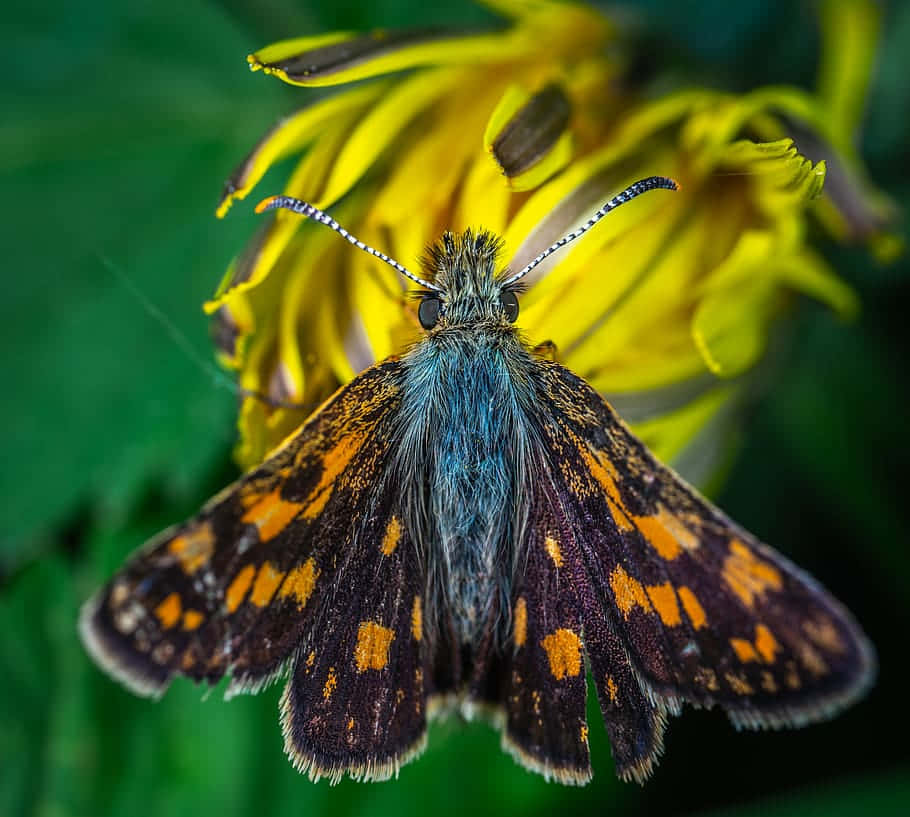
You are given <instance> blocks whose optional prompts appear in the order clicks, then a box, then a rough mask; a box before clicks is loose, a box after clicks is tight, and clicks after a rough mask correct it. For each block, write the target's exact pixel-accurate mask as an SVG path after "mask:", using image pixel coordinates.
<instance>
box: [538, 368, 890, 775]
mask: <svg viewBox="0 0 910 817" xmlns="http://www.w3.org/2000/svg"><path fill="white" fill-rule="evenodd" d="M539 367H540V370H539V374H540V378H541V382H542V383H543V384H544V392H543V393H544V394H545V396H546V404H547V410H548V414H547V417H546V418H543V417H542V418H541V421H540V424H539V428H540V433H541V434H542V435H543V440H544V447H545V448H546V449H547V453H548V458H549V465H548V466H547V470H548V472H549V476H550V489H551V490H552V491H553V492H554V493H555V495H556V496H558V497H559V501H560V503H561V513H562V519H563V522H564V524H563V527H562V528H561V529H560V530H559V531H558V532H557V533H555V534H554V542H555V543H551V547H552V548H554V549H555V548H558V549H559V550H560V552H561V553H562V554H563V558H564V560H565V562H566V564H565V568H564V575H565V581H566V582H568V583H570V584H571V585H572V588H573V593H574V594H575V595H576V597H577V598H578V599H579V607H580V610H581V617H582V631H583V633H584V636H583V638H584V646H585V651H586V653H587V655H588V659H589V663H590V666H591V669H592V673H593V676H594V681H595V683H596V685H597V688H598V693H599V697H600V700H601V706H602V710H603V714H604V718H605V721H606V723H607V729H608V732H609V733H610V736H611V740H612V743H613V751H614V755H615V757H616V761H617V769H618V771H619V772H620V773H621V774H622V775H623V776H627V777H635V778H637V779H643V778H645V777H646V776H647V775H648V774H649V773H650V771H651V769H652V767H653V764H654V762H655V760H656V758H657V756H658V755H659V753H660V751H661V744H662V732H663V725H664V722H665V720H666V716H667V715H668V714H676V713H678V711H679V709H680V706H681V704H682V703H683V702H688V703H691V704H694V705H697V706H713V705H717V706H720V707H722V708H723V709H724V710H725V711H726V712H727V713H728V715H729V716H730V718H731V720H732V721H733V722H734V724H736V725H737V726H740V727H751V728H759V727H780V726H800V725H803V724H806V723H809V722H811V721H815V720H819V719H823V718H826V717H829V716H831V715H832V714H834V713H835V712H837V711H838V710H840V709H842V708H843V707H845V706H847V705H848V704H850V703H851V702H852V701H854V700H855V699H857V698H858V697H859V696H860V695H861V694H862V693H863V692H864V691H865V690H866V689H867V688H868V687H869V685H870V684H871V682H872V680H873V678H874V675H875V655H874V650H873V648H872V646H871V644H870V643H869V641H868V640H867V638H866V637H865V635H864V634H863V633H862V631H861V630H860V628H859V626H858V625H857V623H856V621H855V620H854V619H853V617H852V616H851V614H850V613H849V612H848V611H847V610H846V609H845V608H844V606H843V605H841V604H840V603H839V602H838V601H837V600H836V599H834V598H833V597H832V596H831V595H830V594H829V593H828V592H827V591H826V590H825V589H824V588H823V587H821V585H819V584H818V582H816V581H815V580H814V579H812V578H811V577H810V576H808V575H807V574H806V573H804V572H803V571H801V570H800V569H799V568H797V567H796V566H794V565H793V564H792V563H791V562H789V561H788V560H787V559H785V558H784V557H783V556H781V555H780V554H779V553H777V552H775V551H774V550H772V549H771V548H770V547H768V546H767V545H764V544H762V543H761V542H759V541H758V540H757V539H756V538H755V537H754V536H752V535H751V534H749V533H747V532H746V531H744V530H742V529H741V528H740V527H738V526H737V525H736V524H735V523H733V522H731V521H730V520H729V519H728V518H727V517H726V516H724V514H723V513H721V511H719V510H718V509H717V508H715V507H714V506H713V505H712V504H711V503H710V502H708V501H707V500H706V499H704V498H703V497H701V496H700V495H699V494H698V493H697V492H696V491H695V490H694V489H692V488H691V487H690V486H688V485H687V484H686V483H685V482H684V481H683V480H682V479H681V478H680V477H679V476H678V475H676V474H675V473H674V472H673V471H672V470H671V469H669V468H667V467H666V466H664V465H662V464H661V463H659V462H658V461H657V460H656V459H655V458H654V457H653V455H652V454H651V453H650V452H649V451H648V450H647V449H646V448H645V446H644V445H643V444H642V443H641V442H640V441H639V440H638V439H636V438H635V437H634V435H632V433H631V432H630V431H629V430H628V428H626V426H625V425H624V423H623V422H622V421H621V420H620V419H619V417H618V416H617V415H616V414H615V412H614V411H613V410H612V409H611V408H610V406H609V405H608V404H607V403H606V402H605V401H604V400H603V398H601V397H600V395H598V394H597V393H596V392H595V391H594V390H593V389H592V388H591V387H590V386H589V385H587V384H586V383H585V382H584V381H583V380H581V379H580V378H578V377H576V376H575V375H573V374H572V373H571V372H569V371H567V370H566V369H564V368H563V367H562V366H559V365H558V364H555V363H552V362H548V361H540V362H539ZM550 412H552V414H550Z"/></svg>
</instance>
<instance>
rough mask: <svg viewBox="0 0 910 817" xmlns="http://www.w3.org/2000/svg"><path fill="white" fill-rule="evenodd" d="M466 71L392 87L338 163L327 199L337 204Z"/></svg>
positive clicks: (426, 75) (428, 74) (440, 72)
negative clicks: (409, 126)
mask: <svg viewBox="0 0 910 817" xmlns="http://www.w3.org/2000/svg"><path fill="white" fill-rule="evenodd" d="M462 77H463V72H462V71H459V70H455V69H451V68H444V69H436V70H432V71H421V72H420V73H418V74H415V75H413V76H411V77H408V78H407V79H405V80H402V81H401V82H398V83H396V84H395V85H393V86H392V87H391V88H390V89H389V90H388V92H387V93H386V94H385V95H384V96H383V98H382V100H381V101H380V102H379V103H378V104H377V105H375V106H374V107H373V108H371V109H370V110H369V111H368V112H367V114H366V115H365V116H364V117H363V118H362V119H361V120H360V122H359V124H358V125H357V127H356V128H354V130H353V132H352V133H351V135H350V137H349V138H348V140H347V142H346V143H345V145H344V147H343V148H342V149H341V152H340V153H339V155H338V157H337V158H336V160H335V166H334V168H333V172H332V174H331V176H330V177H329V180H328V182H327V183H326V190H325V193H324V199H325V200H326V201H337V200H338V199H339V198H341V197H342V196H343V195H344V194H345V193H347V192H348V190H350V189H351V187H352V186H353V185H354V184H355V183H356V182H357V181H358V180H359V179H360V178H361V176H363V174H364V173H365V172H366V170H367V169H368V168H369V167H370V166H371V165H373V163H374V162H375V161H376V159H377V158H378V157H379V155H380V154H381V153H382V152H383V151H384V150H385V149H386V148H387V147H388V146H389V145H390V144H391V143H392V141H393V140H394V139H395V138H396V137H397V136H398V135H399V133H400V132H401V131H402V130H403V129H404V128H405V127H407V126H408V125H409V124H410V121H411V119H413V118H414V117H415V116H416V115H417V114H418V113H420V112H421V111H423V110H424V109H425V108H426V107H427V106H429V105H431V104H432V103H433V102H435V101H436V100H437V99H440V98H444V97H445V95H446V93H447V92H448V90H449V89H450V88H451V87H453V86H455V85H457V84H458V82H459V81H461V79H462Z"/></svg>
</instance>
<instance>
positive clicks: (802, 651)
mask: <svg viewBox="0 0 910 817" xmlns="http://www.w3.org/2000/svg"><path fill="white" fill-rule="evenodd" d="M796 657H797V658H798V659H799V663H800V664H802V665H803V666H804V667H805V668H806V669H807V670H809V672H810V673H812V675H814V676H815V677H816V678H818V677H820V676H822V675H826V674H827V673H828V665H827V664H826V663H825V659H824V658H822V657H821V656H820V655H819V654H818V650H816V649H815V647H813V646H812V645H811V644H810V643H809V642H808V641H802V642H800V643H799V644H798V645H797V648H796Z"/></svg>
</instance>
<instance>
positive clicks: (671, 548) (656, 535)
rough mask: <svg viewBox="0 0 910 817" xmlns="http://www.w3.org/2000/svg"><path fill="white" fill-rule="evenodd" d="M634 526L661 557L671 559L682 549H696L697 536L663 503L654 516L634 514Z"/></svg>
mask: <svg viewBox="0 0 910 817" xmlns="http://www.w3.org/2000/svg"><path fill="white" fill-rule="evenodd" d="M633 521H634V522H635V526H636V527H637V528H638V529H639V530H640V531H641V535H642V536H644V538H645V539H646V540H647V541H648V543H649V544H650V545H651V547H653V548H654V550H656V551H657V554H658V556H660V557H661V558H662V559H667V560H668V561H672V560H673V559H676V558H677V557H678V556H679V555H680V554H681V553H682V552H683V551H684V550H689V551H691V550H696V549H697V548H698V538H697V537H696V536H695V534H693V533H692V531H690V530H689V529H688V528H687V527H686V526H685V525H684V524H683V523H682V522H681V521H680V520H679V519H678V518H677V517H676V516H674V515H673V514H672V513H670V511H668V510H667V509H666V508H665V507H664V506H663V505H658V506H657V514H656V515H655V516H634V517H633Z"/></svg>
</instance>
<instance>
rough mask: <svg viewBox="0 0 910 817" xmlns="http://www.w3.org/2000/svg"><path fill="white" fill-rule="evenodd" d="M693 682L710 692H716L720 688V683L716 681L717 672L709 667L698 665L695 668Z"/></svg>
mask: <svg viewBox="0 0 910 817" xmlns="http://www.w3.org/2000/svg"><path fill="white" fill-rule="evenodd" d="M695 682H696V683H698V684H701V685H702V686H703V687H704V688H705V689H707V690H710V691H711V692H717V690H719V689H720V684H719V683H718V682H717V673H716V672H714V670H713V669H711V668H710V667H699V668H698V669H697V670H695Z"/></svg>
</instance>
